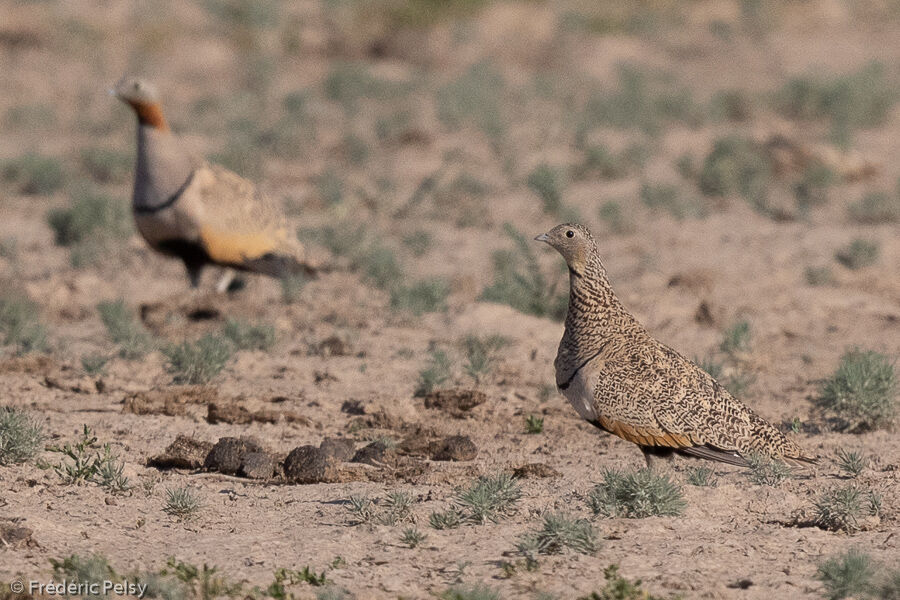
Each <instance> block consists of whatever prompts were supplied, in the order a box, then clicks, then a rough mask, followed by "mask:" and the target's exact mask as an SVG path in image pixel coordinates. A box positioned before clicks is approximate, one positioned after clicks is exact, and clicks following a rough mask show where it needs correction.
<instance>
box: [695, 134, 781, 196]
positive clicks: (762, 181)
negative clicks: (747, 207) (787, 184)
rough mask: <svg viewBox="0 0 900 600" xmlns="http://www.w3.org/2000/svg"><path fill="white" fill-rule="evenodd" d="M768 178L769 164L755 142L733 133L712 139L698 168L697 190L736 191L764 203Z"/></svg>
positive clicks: (726, 193)
mask: <svg viewBox="0 0 900 600" xmlns="http://www.w3.org/2000/svg"><path fill="white" fill-rule="evenodd" d="M771 181H772V165H771V162H770V160H769V157H768V156H767V155H766V152H765V150H764V149H763V148H762V147H761V146H760V145H759V144H757V143H756V142H754V141H752V140H749V139H746V138H742V137H736V136H729V137H724V138H720V139H718V140H716V142H715V144H714V145H713V149H712V150H711V151H710V153H709V154H708V155H707V156H706V159H705V160H704V161H703V167H702V168H701V170H700V181H699V183H700V191H702V192H703V193H704V194H706V195H707V196H713V197H725V196H730V195H732V194H738V195H740V196H742V197H743V198H744V199H745V200H747V201H748V202H750V203H751V204H752V205H753V206H755V207H757V208H761V207H764V206H765V205H766V201H767V199H768V193H769V185H770V184H771Z"/></svg>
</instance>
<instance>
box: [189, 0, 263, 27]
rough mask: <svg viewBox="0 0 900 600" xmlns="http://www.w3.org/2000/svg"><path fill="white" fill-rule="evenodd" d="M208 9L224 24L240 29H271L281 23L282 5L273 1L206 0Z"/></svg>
mask: <svg viewBox="0 0 900 600" xmlns="http://www.w3.org/2000/svg"><path fill="white" fill-rule="evenodd" d="M205 5H206V9H207V10H208V11H209V12H210V14H212V15H213V16H215V17H216V18H218V19H220V20H221V21H222V22H223V24H225V25H227V26H229V27H232V28H239V29H270V28H272V27H275V26H276V25H278V23H280V22H281V5H280V3H278V2H273V1H272V0H262V1H260V2H251V3H247V2H240V1H239V0H206V2H205Z"/></svg>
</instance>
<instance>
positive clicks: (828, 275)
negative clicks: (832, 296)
mask: <svg viewBox="0 0 900 600" xmlns="http://www.w3.org/2000/svg"><path fill="white" fill-rule="evenodd" d="M804 275H805V276H806V283H808V284H809V285H832V284H833V283H834V273H833V272H832V271H831V267H829V266H828V265H824V266H821V267H806V271H804Z"/></svg>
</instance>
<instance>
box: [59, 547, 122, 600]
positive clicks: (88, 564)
mask: <svg viewBox="0 0 900 600" xmlns="http://www.w3.org/2000/svg"><path fill="white" fill-rule="evenodd" d="M50 565H51V566H52V567H53V574H54V575H55V576H56V577H58V578H62V579H67V580H69V581H77V582H79V583H97V584H100V583H101V582H104V581H114V582H117V581H119V580H120V579H121V577H120V576H119V575H118V574H117V573H116V572H115V570H114V569H113V568H112V566H111V565H110V564H109V560H108V559H107V558H106V557H105V556H103V555H101V554H91V555H89V556H84V557H82V556H79V555H78V554H72V555H70V556H67V557H66V558H63V559H61V560H59V559H54V558H51V559H50ZM87 597H88V598H102V597H103V596H100V595H97V596H92V595H88V596H87Z"/></svg>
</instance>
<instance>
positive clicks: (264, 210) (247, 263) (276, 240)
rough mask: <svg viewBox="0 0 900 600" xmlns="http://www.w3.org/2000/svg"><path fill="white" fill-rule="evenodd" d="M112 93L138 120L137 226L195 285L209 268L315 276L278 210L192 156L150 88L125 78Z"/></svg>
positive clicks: (221, 170) (250, 188)
mask: <svg viewBox="0 0 900 600" xmlns="http://www.w3.org/2000/svg"><path fill="white" fill-rule="evenodd" d="M111 93H114V94H115V95H116V96H117V97H118V98H119V99H120V100H122V101H123V102H125V103H126V104H128V105H129V106H131V108H132V109H134V112H135V114H136V115H137V120H138V128H137V165H136V169H135V179H134V195H133V198H132V209H133V211H134V219H135V223H136V225H137V229H138V231H140V232H141V235H142V236H144V239H145V240H147V243H148V244H150V246H151V247H152V248H153V249H154V250H157V251H158V252H161V253H163V254H166V255H169V256H174V257H176V258H180V259H181V260H182V261H183V262H184V266H185V267H186V269H187V273H188V277H189V278H190V281H191V285H192V286H194V287H196V286H197V284H198V282H199V279H200V274H201V271H202V270H203V267H204V266H206V265H219V266H224V267H231V268H234V269H237V270H241V271H251V272H255V273H263V274H265V275H270V276H272V277H285V276H288V275H292V274H300V273H303V274H311V273H312V271H313V269H312V268H311V267H310V266H309V265H308V264H307V263H306V262H305V261H304V249H303V246H302V245H301V244H300V242H299V241H298V240H297V239H296V236H294V235H292V234H291V233H289V229H288V226H287V222H286V220H285V218H284V214H283V213H282V211H281V210H280V208H279V206H278V205H277V204H276V203H275V202H273V201H272V200H271V199H270V198H269V197H267V196H265V195H263V194H262V193H261V192H260V191H259V190H258V189H257V187H256V186H255V185H254V184H253V183H251V182H249V181H247V180H246V179H243V178H242V177H239V176H238V175H236V174H234V173H232V172H231V171H228V170H227V169H224V168H222V167H219V166H216V165H211V164H209V163H207V162H205V161H203V160H201V159H198V158H197V157H195V156H193V155H192V154H191V153H190V152H188V151H187V150H186V149H185V148H184V146H183V145H182V143H181V140H179V139H178V138H177V137H176V136H175V135H173V134H172V132H171V131H170V130H169V126H168V124H167V123H166V120H165V118H164V117H163V113H162V109H161V108H160V104H159V96H158V94H157V91H156V89H155V87H154V86H153V85H152V84H151V83H149V82H146V81H143V80H140V79H129V78H126V79H123V80H122V81H120V82H119V83H118V84H117V85H116V87H115V88H114V89H113V90H111ZM223 281H227V279H226V280H223Z"/></svg>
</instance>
